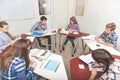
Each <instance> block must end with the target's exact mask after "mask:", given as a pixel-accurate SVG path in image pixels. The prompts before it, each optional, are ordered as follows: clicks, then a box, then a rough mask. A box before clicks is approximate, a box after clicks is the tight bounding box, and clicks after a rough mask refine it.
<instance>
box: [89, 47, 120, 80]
mask: <svg viewBox="0 0 120 80" xmlns="http://www.w3.org/2000/svg"><path fill="white" fill-rule="evenodd" d="M92 57H93V59H94V60H95V65H94V67H104V74H103V75H102V76H101V77H100V78H99V79H97V80H119V79H120V60H118V59H114V58H113V57H112V55H111V54H110V53H109V52H108V51H106V50H104V49H97V50H94V51H93V52H92ZM96 75H97V71H96V69H94V70H92V71H91V75H90V77H89V80H95V77H96Z"/></svg>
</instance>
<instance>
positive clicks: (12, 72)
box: [0, 39, 37, 80]
mask: <svg viewBox="0 0 120 80" xmlns="http://www.w3.org/2000/svg"><path fill="white" fill-rule="evenodd" d="M28 44H29V41H28V40H27V39H19V40H17V41H16V42H15V43H14V44H13V45H12V46H11V47H10V49H9V50H8V51H7V52H6V53H5V55H4V56H3V57H2V58H1V61H2V62H1V63H0V64H1V72H0V73H1V78H2V80H32V79H33V78H35V77H34V74H33V70H34V68H35V66H36V63H33V62H32V63H30V59H29V54H28ZM33 80H37V79H33Z"/></svg>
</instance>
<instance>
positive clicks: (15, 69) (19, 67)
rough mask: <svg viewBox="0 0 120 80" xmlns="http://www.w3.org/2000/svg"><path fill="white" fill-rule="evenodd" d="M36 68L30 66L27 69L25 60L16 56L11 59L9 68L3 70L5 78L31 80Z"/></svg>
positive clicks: (8, 79) (7, 79) (2, 74)
mask: <svg viewBox="0 0 120 80" xmlns="http://www.w3.org/2000/svg"><path fill="white" fill-rule="evenodd" d="M33 70H34V68H32V67H30V68H29V69H28V71H26V64H25V60H24V59H23V58H20V57H15V58H14V59H13V60H11V61H10V64H9V68H8V70H6V71H5V70H1V76H2V78H3V80H31V79H32V73H33Z"/></svg>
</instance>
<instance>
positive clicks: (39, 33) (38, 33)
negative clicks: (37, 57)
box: [32, 31, 44, 37]
mask: <svg viewBox="0 0 120 80" xmlns="http://www.w3.org/2000/svg"><path fill="white" fill-rule="evenodd" d="M43 34H44V33H43V32H39V31H34V32H32V36H34V37H40V36H42V35H43Z"/></svg>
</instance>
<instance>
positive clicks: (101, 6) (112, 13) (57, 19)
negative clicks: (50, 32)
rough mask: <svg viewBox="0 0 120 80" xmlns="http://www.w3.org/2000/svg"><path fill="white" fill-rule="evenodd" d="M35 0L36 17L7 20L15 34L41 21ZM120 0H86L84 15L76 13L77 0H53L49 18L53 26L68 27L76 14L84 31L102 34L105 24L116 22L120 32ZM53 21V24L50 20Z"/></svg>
mask: <svg viewBox="0 0 120 80" xmlns="http://www.w3.org/2000/svg"><path fill="white" fill-rule="evenodd" d="M32 1H33V8H34V18H33V19H28V20H18V21H7V22H8V23H9V25H10V32H11V33H12V34H13V35H16V34H21V33H25V32H29V31H30V29H31V27H32V26H33V24H34V23H35V22H36V21H39V17H40V16H39V12H38V4H37V0H32ZM119 3H120V0H85V8H84V15H83V16H76V15H75V8H76V5H75V4H76V0H52V7H53V8H52V15H50V17H52V18H51V19H50V20H48V25H50V26H51V28H58V27H66V26H67V24H68V23H69V19H70V17H71V16H76V17H77V20H78V23H79V25H80V29H81V31H82V32H87V33H92V34H97V35H99V34H101V33H102V32H103V31H104V28H105V25H106V24H107V23H109V22H115V23H116V25H117V29H116V32H117V33H118V34H120V32H119V30H120V15H119V14H120V11H119V10H120V5H119ZM50 21H51V24H49V22H50Z"/></svg>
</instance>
